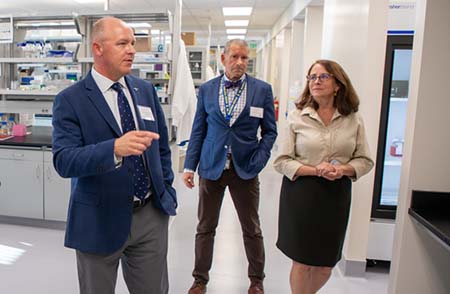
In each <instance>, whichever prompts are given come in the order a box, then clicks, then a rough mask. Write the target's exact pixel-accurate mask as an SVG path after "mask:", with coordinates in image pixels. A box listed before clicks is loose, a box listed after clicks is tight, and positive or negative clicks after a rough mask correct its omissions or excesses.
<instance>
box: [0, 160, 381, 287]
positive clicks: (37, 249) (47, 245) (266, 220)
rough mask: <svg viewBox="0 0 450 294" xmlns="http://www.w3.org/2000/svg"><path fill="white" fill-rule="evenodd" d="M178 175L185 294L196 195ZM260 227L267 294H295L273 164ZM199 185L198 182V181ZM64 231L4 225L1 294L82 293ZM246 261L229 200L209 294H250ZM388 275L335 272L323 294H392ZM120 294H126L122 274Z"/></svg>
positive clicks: (179, 275) (173, 278)
mask: <svg viewBox="0 0 450 294" xmlns="http://www.w3.org/2000/svg"><path fill="white" fill-rule="evenodd" d="M180 178H181V174H177V178H176V183H175V186H176V187H177V190H178V195H179V196H178V197H179V204H180V206H179V211H178V215H177V216H176V217H175V218H173V219H172V221H171V226H170V247H169V275H170V289H171V290H170V293H171V294H183V293H187V289H188V288H189V286H190V285H191V283H192V278H191V271H192V265H193V251H194V249H193V248H194V232H195V226H196V209H197V207H196V206H197V190H196V189H193V190H192V191H190V190H188V189H185V188H184V187H183V186H182V183H181V179H180ZM260 181H261V191H262V196H261V206H260V212H261V222H262V228H263V234H264V240H265V246H266V276H267V277H266V280H265V288H266V293H268V294H280V293H290V291H289V283H288V275H289V269H290V261H289V260H288V259H287V258H286V257H285V256H283V255H282V254H281V253H280V252H279V251H278V250H277V249H276V247H275V240H276V233H277V213H278V212H277V210H278V193H279V189H280V183H281V176H280V175H279V174H277V173H276V172H275V171H274V170H273V169H272V167H271V165H270V164H269V165H268V167H266V169H265V170H264V171H263V172H262V174H261V175H260ZM197 182H198V181H197ZM63 238H64V232H63V231H62V230H53V229H42V228H34V227H26V226H15V225H6V224H0V293H2V294H28V293H30V294H53V293H58V294H60V293H64V294H75V293H78V285H77V278H76V265H75V255H74V252H73V251H72V250H70V249H66V248H64V247H63ZM246 271H247V261H246V258H245V254H244V249H243V243H242V237H241V231H240V227H239V223H238V220H237V216H236V213H235V211H234V208H233V205H232V202H231V201H230V198H229V195H228V197H227V196H226V200H225V201H224V205H223V208H222V215H221V221H220V224H219V229H218V232H217V236H216V243H215V256H214V265H213V269H212V271H211V282H210V283H209V285H208V294H239V293H242V294H245V293H247V288H248V280H247V278H246ZM387 282H388V275H387V274H386V273H380V272H378V273H376V272H368V273H367V274H366V277H365V278H348V277H343V276H342V275H341V274H340V272H339V271H338V270H334V272H333V276H332V278H331V279H330V281H329V282H328V284H327V285H326V286H325V287H324V288H323V289H322V290H321V291H320V293H321V294H368V293H373V294H383V293H387V290H386V289H387ZM116 293H117V294H126V293H128V291H127V290H126V286H125V284H124V282H123V279H122V278H121V276H120V275H119V280H118V282H117V291H116Z"/></svg>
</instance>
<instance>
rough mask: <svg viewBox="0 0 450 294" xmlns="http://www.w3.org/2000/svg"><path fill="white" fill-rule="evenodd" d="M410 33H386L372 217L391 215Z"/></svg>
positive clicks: (396, 185)
mask: <svg viewBox="0 0 450 294" xmlns="http://www.w3.org/2000/svg"><path fill="white" fill-rule="evenodd" d="M411 55H412V36H388V44H387V50H386V64H385V76H384V85H383V99H382V107H381V108H382V109H381V111H382V113H381V118H380V131H379V139H378V152H377V164H376V171H375V185H374V195H373V204H372V217H376V218H380V217H381V218H394V217H395V211H396V208H397V200H398V194H399V186H400V172H401V165H402V156H403V145H404V136H405V125H406V111H407V104H408V87H409V77H410V69H411Z"/></svg>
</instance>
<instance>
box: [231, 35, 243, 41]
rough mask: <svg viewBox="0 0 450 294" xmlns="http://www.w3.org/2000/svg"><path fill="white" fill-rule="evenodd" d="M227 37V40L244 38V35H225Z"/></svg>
mask: <svg viewBox="0 0 450 294" xmlns="http://www.w3.org/2000/svg"><path fill="white" fill-rule="evenodd" d="M227 39H228V40H231V39H242V40H243V39H245V36H244V35H228V36H227Z"/></svg>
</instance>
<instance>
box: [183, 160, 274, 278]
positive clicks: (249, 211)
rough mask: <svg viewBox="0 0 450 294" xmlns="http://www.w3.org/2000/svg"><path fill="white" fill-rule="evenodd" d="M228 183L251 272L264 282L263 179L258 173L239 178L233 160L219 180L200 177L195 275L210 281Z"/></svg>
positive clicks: (250, 273) (249, 274) (249, 271)
mask: <svg viewBox="0 0 450 294" xmlns="http://www.w3.org/2000/svg"><path fill="white" fill-rule="evenodd" d="M226 187H228V189H229V191H230V194H231V199H232V200H233V203H234V207H235V208H236V211H237V214H238V217H239V221H240V224H241V228H242V232H243V236H244V246H245V253H246V255H247V260H248V263H249V266H248V276H249V278H250V280H251V281H252V282H262V280H263V279H264V276H265V275H264V260H265V256H264V243H263V236H262V232H261V227H260V221H259V214H258V207H259V180H258V177H255V178H253V179H250V180H243V179H241V178H239V176H238V175H237V174H236V172H235V170H234V168H233V165H232V164H231V167H230V169H227V170H224V171H223V173H222V176H221V177H220V178H219V179H218V180H216V181H211V180H207V179H204V178H200V183H199V204H198V219H199V222H198V225H197V234H196V235H195V267H194V271H193V273H192V275H193V276H194V279H195V280H196V281H197V282H201V283H204V284H206V283H207V282H208V281H209V274H208V272H209V270H210V269H211V265H212V258H213V247H214V237H215V235H216V228H217V225H218V222H219V215H220V208H221V206H222V202H223V196H224V193H225V188H226Z"/></svg>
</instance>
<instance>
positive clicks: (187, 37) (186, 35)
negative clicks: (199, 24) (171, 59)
mask: <svg viewBox="0 0 450 294" xmlns="http://www.w3.org/2000/svg"><path fill="white" fill-rule="evenodd" d="M181 39H182V40H183V41H184V44H185V45H186V46H195V44H196V43H197V39H196V36H195V32H183V33H181Z"/></svg>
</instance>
